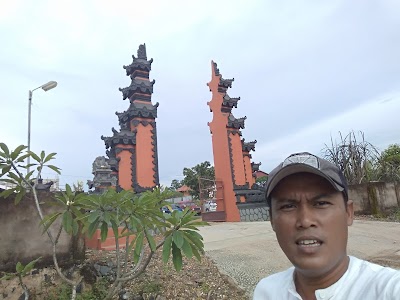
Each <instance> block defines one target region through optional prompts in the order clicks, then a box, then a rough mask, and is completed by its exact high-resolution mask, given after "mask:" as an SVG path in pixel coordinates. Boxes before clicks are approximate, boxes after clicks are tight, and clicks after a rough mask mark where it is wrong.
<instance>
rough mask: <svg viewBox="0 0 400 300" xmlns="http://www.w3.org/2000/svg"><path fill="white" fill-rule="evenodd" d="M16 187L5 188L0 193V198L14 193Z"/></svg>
mask: <svg viewBox="0 0 400 300" xmlns="http://www.w3.org/2000/svg"><path fill="white" fill-rule="evenodd" d="M14 191H15V189H9V190H4V191H2V192H1V193H0V198H7V197H9V196H10V195H12V194H13V193H14Z"/></svg>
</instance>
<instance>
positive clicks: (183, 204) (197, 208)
mask: <svg viewBox="0 0 400 300" xmlns="http://www.w3.org/2000/svg"><path fill="white" fill-rule="evenodd" d="M179 206H180V207H182V208H183V209H185V208H186V207H189V209H190V210H191V211H194V212H196V215H200V214H201V207H200V206H198V205H197V204H196V203H194V202H191V201H190V202H187V201H186V202H180V203H179Z"/></svg>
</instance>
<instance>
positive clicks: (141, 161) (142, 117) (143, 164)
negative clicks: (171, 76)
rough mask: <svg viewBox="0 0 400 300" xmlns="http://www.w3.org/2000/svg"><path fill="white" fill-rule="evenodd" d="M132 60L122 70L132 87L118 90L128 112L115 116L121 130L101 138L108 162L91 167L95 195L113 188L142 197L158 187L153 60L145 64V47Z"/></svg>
mask: <svg viewBox="0 0 400 300" xmlns="http://www.w3.org/2000/svg"><path fill="white" fill-rule="evenodd" d="M132 58H133V61H132V63H131V64H130V65H128V66H124V67H123V68H124V69H125V70H126V75H127V76H129V77H130V79H131V84H130V85H129V86H128V87H126V88H120V89H119V90H120V91H121V92H122V97H123V100H126V99H127V100H129V108H128V109H127V110H126V111H124V112H121V113H119V112H116V115H117V116H118V120H119V126H120V130H119V131H118V130H116V129H114V128H112V132H113V135H112V136H110V137H105V136H101V139H102V140H103V141H104V143H105V146H106V149H107V151H106V154H107V158H105V157H98V158H97V159H96V160H95V162H94V163H93V174H94V175H95V178H94V180H93V181H92V182H89V187H90V185H91V186H92V187H94V188H95V192H102V191H104V190H105V189H106V188H109V187H115V188H116V189H117V190H121V189H124V190H130V189H133V190H134V191H135V192H137V193H141V192H143V191H146V190H150V189H153V188H154V187H156V186H158V185H159V175H158V154H157V129H156V121H155V119H156V117H157V107H158V103H156V104H155V105H153V104H152V102H151V95H152V93H153V85H154V83H155V80H153V81H150V80H149V74H150V71H151V64H152V62H153V59H150V60H147V55H146V45H145V44H143V45H140V46H139V49H138V51H137V57H135V56H134V55H132Z"/></svg>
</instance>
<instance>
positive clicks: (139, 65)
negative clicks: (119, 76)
mask: <svg viewBox="0 0 400 300" xmlns="http://www.w3.org/2000/svg"><path fill="white" fill-rule="evenodd" d="M132 58H133V61H132V63H131V64H130V65H128V66H124V69H125V70H126V75H127V76H129V75H135V74H134V73H135V72H137V74H136V75H138V76H139V75H140V74H143V75H145V76H146V74H147V77H146V78H148V76H149V72H150V71H151V63H152V62H153V59H150V60H147V54H146V44H143V45H140V46H139V49H138V51H137V58H136V57H135V55H132ZM143 71H144V72H143Z"/></svg>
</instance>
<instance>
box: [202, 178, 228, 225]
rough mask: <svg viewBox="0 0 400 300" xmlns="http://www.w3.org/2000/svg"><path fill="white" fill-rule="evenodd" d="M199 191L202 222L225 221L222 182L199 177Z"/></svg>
mask: <svg viewBox="0 0 400 300" xmlns="http://www.w3.org/2000/svg"><path fill="white" fill-rule="evenodd" d="M199 191H200V193H199V198H200V203H201V215H202V219H203V221H207V222H210V221H213V222H224V221H226V213H225V203H224V185H223V182H222V181H221V180H210V179H208V178H201V177H200V178H199Z"/></svg>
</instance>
